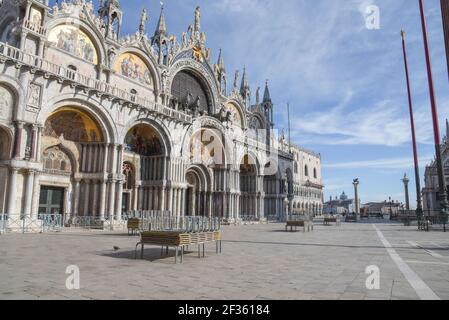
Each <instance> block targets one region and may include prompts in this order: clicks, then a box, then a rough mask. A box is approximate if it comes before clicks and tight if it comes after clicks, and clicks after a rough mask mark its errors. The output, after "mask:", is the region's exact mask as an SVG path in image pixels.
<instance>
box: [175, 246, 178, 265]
mask: <svg viewBox="0 0 449 320" xmlns="http://www.w3.org/2000/svg"><path fill="white" fill-rule="evenodd" d="M175 264H178V247H176V249H175Z"/></svg>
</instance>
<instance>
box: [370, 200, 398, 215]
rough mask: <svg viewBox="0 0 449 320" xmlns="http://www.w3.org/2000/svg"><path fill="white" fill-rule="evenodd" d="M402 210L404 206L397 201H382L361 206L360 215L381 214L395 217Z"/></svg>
mask: <svg viewBox="0 0 449 320" xmlns="http://www.w3.org/2000/svg"><path fill="white" fill-rule="evenodd" d="M403 208H404V204H402V203H399V201H396V202H394V201H391V202H387V201H383V202H369V203H367V204H364V205H363V206H362V210H361V214H362V215H370V214H379V213H381V214H383V215H392V216H396V215H397V214H399V211H401V210H402V209H403Z"/></svg>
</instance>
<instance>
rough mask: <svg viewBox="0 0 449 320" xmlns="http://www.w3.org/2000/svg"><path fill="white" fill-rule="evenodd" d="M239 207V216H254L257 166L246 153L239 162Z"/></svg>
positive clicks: (255, 212) (255, 214)
mask: <svg viewBox="0 0 449 320" xmlns="http://www.w3.org/2000/svg"><path fill="white" fill-rule="evenodd" d="M240 192H241V196H240V208H241V213H240V214H241V217H242V218H243V219H245V218H256V217H258V213H257V196H258V193H257V166H256V163H255V162H254V160H253V159H252V158H251V157H250V156H248V155H246V156H244V157H243V160H242V162H241V164H240Z"/></svg>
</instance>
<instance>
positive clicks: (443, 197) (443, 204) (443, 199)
mask: <svg viewBox="0 0 449 320" xmlns="http://www.w3.org/2000/svg"><path fill="white" fill-rule="evenodd" d="M419 9H420V13H421V25H422V32H423V38H424V53H425V56H426V65H427V80H428V82H429V95H430V106H431V109H432V122H433V134H434V143H435V153H436V165H437V169H438V183H439V195H440V199H439V200H440V210H441V211H440V215H441V218H442V220H443V221H442V222H443V224H444V231H445V232H446V222H447V215H448V213H447V209H448V202H447V193H446V183H445V181H444V170H443V162H442V160H441V146H440V143H441V139H440V127H439V122H438V110H437V101H436V97H435V88H434V83H433V75H432V63H431V60H430V50H429V43H428V39H427V23H426V17H425V14H424V1H423V0H419Z"/></svg>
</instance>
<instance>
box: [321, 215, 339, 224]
mask: <svg viewBox="0 0 449 320" xmlns="http://www.w3.org/2000/svg"><path fill="white" fill-rule="evenodd" d="M323 223H324V225H325V226H330V224H331V223H335V224H336V225H337V226H340V225H341V220H340V219H338V218H335V217H332V218H324V222H323Z"/></svg>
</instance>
